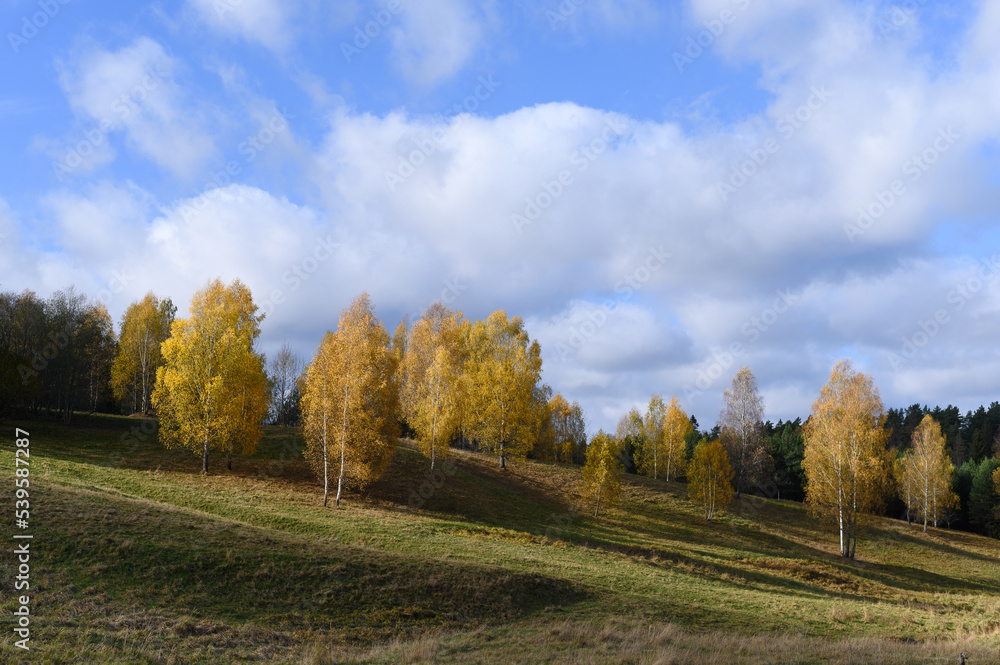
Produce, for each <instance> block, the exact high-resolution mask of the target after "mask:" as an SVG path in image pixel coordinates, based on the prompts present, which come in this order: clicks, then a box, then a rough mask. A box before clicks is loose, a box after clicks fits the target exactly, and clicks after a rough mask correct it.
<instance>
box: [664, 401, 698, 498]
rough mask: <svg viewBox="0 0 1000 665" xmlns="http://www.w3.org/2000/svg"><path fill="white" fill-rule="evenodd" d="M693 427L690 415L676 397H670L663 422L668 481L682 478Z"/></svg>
mask: <svg viewBox="0 0 1000 665" xmlns="http://www.w3.org/2000/svg"><path fill="white" fill-rule="evenodd" d="M692 429H693V427H692V425H691V420H690V419H689V418H688V415H687V414H686V413H685V412H684V409H682V408H681V404H680V401H678V399H677V396H676V395H672V396H671V397H670V406H668V407H667V415H666V417H665V418H664V420H663V459H664V462H665V466H666V472H667V480H670V479H671V478H677V477H679V476H681V475H682V474H683V473H684V471H685V469H684V467H685V463H686V454H685V453H686V450H687V449H686V447H685V438H686V437H687V435H688V434H690V433H691V431H692Z"/></svg>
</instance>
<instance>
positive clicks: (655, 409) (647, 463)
mask: <svg viewBox="0 0 1000 665" xmlns="http://www.w3.org/2000/svg"><path fill="white" fill-rule="evenodd" d="M666 420H667V406H666V405H665V404H664V403H663V395H661V394H660V393H656V394H654V395H653V396H652V397H650V398H649V406H648V407H646V415H645V416H643V418H642V426H643V437H642V439H641V440H642V448H640V450H639V453H640V456H639V471H640V473H644V474H646V475H647V476H648V475H652V476H653V478H656V477H657V475H658V474H659V469H660V466H661V464H662V462H663V449H664V440H663V437H664V425H665V424H666Z"/></svg>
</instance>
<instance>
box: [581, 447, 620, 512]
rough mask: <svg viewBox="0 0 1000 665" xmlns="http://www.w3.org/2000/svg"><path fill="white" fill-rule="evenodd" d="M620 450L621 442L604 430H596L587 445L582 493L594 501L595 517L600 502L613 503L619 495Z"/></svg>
mask: <svg viewBox="0 0 1000 665" xmlns="http://www.w3.org/2000/svg"><path fill="white" fill-rule="evenodd" d="M621 451H622V446H621V442H620V441H618V440H617V439H615V437H613V436H611V435H609V434H606V433H605V432H604V430H601V431H600V432H598V433H597V434H596V435H595V436H594V438H593V439H591V440H590V445H588V446H587V463H586V464H585V465H584V467H583V494H584V496H586V497H588V498H590V499H593V500H594V501H595V502H596V503H595V506H594V517H597V515H598V513H599V512H600V510H601V505H602V504H604V505H613V504H615V503H616V502H617V501H618V499H619V497H620V496H621V486H622V473H623V472H624V465H623V464H622V460H621Z"/></svg>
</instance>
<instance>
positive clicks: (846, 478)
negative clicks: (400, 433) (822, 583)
mask: <svg viewBox="0 0 1000 665" xmlns="http://www.w3.org/2000/svg"><path fill="white" fill-rule="evenodd" d="M884 420H885V409H884V407H883V405H882V398H881V397H880V396H879V392H878V388H877V387H876V386H875V383H874V381H873V380H872V377H871V376H870V375H868V374H865V373H861V372H856V371H855V370H854V367H853V365H852V364H851V361H850V360H843V361H841V362H839V363H837V365H836V367H834V368H833V371H832V372H831V374H830V380H829V381H828V382H827V384H826V385H825V386H823V389H822V391H821V392H820V396H819V398H818V399H817V400H816V401H815V402H814V403H813V407H812V415H811V417H810V418H809V420H808V421H807V422H806V424H805V426H804V427H803V433H804V435H805V458H804V460H803V464H802V466H803V469H804V470H805V474H806V501H807V503H809V504H811V505H812V506H813V507H814V509H816V510H818V511H820V512H822V513H825V514H828V515H830V516H832V517H833V519H834V521H835V522H836V523H837V529H838V532H839V536H840V554H841V555H842V556H844V557H845V558H850V559H853V558H854V555H855V551H856V548H857V541H858V533H859V530H860V527H861V525H862V521H863V519H864V516H865V515H866V514H869V513H871V512H872V511H874V510H875V509H876V508H878V507H879V506H880V505H881V503H882V500H883V499H884V488H885V485H886V478H887V475H888V473H889V471H890V468H889V464H888V462H887V460H886V451H885V438H886V431H885V428H884V427H883V423H884Z"/></svg>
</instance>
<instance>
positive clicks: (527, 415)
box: [463, 310, 542, 469]
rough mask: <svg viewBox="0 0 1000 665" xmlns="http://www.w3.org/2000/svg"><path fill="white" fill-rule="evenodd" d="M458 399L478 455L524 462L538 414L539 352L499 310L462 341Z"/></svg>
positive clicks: (521, 327)
mask: <svg viewBox="0 0 1000 665" xmlns="http://www.w3.org/2000/svg"><path fill="white" fill-rule="evenodd" d="M466 344H467V345H468V346H467V353H468V354H469V355H468V360H467V361H466V364H465V373H464V376H463V381H464V384H465V385H464V397H465V401H466V404H465V409H464V410H463V411H464V413H463V417H464V419H465V420H466V423H467V427H468V434H469V436H470V437H471V438H473V439H475V440H476V441H478V443H479V445H480V446H481V447H482V449H483V450H486V451H488V452H491V453H493V454H495V455H497V456H498V457H499V458H500V468H501V469H505V468H506V464H507V459H524V458H525V456H526V455H527V453H528V451H530V450H531V449H532V447H533V446H534V443H535V437H536V436H537V433H538V432H537V430H538V427H537V426H538V412H537V410H536V408H535V406H536V399H535V386H536V384H537V383H538V381H539V379H540V377H541V371H542V351H541V347H540V346H539V345H538V342H536V341H531V340H530V339H529V337H528V333H527V332H526V331H525V330H524V323H523V322H522V321H521V318H520V317H514V318H512V319H508V318H507V314H506V313H505V312H504V311H503V310H497V311H495V312H493V313H492V314H490V316H489V317H488V318H487V319H486V320H485V321H477V322H476V323H475V324H474V325H472V327H471V329H470V330H469V332H468V338H467V342H466Z"/></svg>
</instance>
